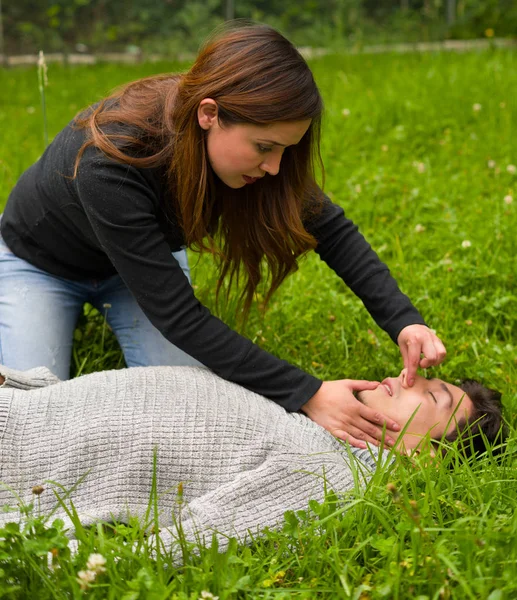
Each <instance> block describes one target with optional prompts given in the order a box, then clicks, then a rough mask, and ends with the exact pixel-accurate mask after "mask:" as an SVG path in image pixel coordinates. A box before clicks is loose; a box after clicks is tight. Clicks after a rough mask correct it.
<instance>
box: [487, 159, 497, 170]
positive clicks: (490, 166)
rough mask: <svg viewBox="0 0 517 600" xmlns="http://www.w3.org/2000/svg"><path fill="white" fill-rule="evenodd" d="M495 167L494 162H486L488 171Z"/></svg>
mask: <svg viewBox="0 0 517 600" xmlns="http://www.w3.org/2000/svg"><path fill="white" fill-rule="evenodd" d="M495 165H496V163H495V160H489V161H488V162H487V166H488V168H489V169H495Z"/></svg>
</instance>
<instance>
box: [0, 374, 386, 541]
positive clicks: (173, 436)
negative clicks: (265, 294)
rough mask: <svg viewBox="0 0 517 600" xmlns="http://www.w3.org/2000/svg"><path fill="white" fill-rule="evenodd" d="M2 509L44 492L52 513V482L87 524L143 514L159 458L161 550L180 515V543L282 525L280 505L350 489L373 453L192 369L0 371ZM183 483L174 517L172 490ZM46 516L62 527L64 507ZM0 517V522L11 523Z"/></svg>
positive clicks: (295, 506)
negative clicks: (58, 373)
mask: <svg viewBox="0 0 517 600" xmlns="http://www.w3.org/2000/svg"><path fill="white" fill-rule="evenodd" d="M0 373H1V374H2V375H3V376H4V377H5V378H6V381H5V383H4V385H3V386H1V387H0V482H2V483H3V484H4V486H0V505H4V504H9V505H11V506H13V505H16V503H17V501H16V499H15V497H14V496H13V494H12V492H11V491H8V490H7V489H6V487H5V486H9V487H10V488H11V489H12V490H13V491H14V492H15V493H16V494H19V496H20V497H21V499H22V500H23V501H24V502H25V503H30V502H31V501H33V499H34V497H33V496H32V491H31V490H32V488H33V486H35V485H43V486H44V487H45V491H44V492H43V494H42V495H41V496H40V502H41V510H42V512H43V513H44V514H47V513H48V512H50V510H51V509H53V508H55V505H56V499H55V496H54V494H53V493H52V491H51V487H52V484H50V483H46V482H47V481H49V480H51V481H54V482H58V483H59V484H61V485H62V486H64V487H65V488H66V489H71V488H72V487H73V486H74V485H75V484H76V483H77V482H78V481H80V480H81V483H80V484H79V485H78V486H77V488H76V489H75V490H74V491H73V492H72V494H71V496H70V498H71V500H72V502H73V503H74V505H75V508H76V509H77V511H78V513H79V515H80V518H81V521H82V522H83V523H84V524H85V525H89V524H92V523H94V522H99V521H104V522H109V521H113V520H116V521H122V522H125V521H127V518H128V515H136V516H139V517H142V516H143V515H144V514H145V512H146V510H147V508H148V505H149V498H150V494H151V486H152V478H153V454H154V453H155V452H156V456H157V469H156V478H157V491H158V497H159V510H160V526H161V527H162V531H161V538H162V540H163V541H164V542H165V544H166V545H168V546H169V547H172V546H173V542H174V539H175V531H176V529H175V527H176V526H175V525H174V522H177V520H178V518H179V519H180V520H181V525H182V529H183V532H184V533H185V535H186V537H187V539H188V540H191V541H195V540H200V539H201V540H203V539H205V540H207V541H209V540H210V539H211V536H212V533H213V532H216V533H217V534H218V536H219V541H220V548H221V550H222V549H224V548H225V547H226V545H227V540H228V538H229V537H237V538H238V539H239V541H241V542H246V540H247V539H249V537H248V532H249V531H251V532H252V533H254V534H256V533H257V531H258V530H259V529H260V528H263V527H265V526H269V527H275V526H277V525H278V524H279V523H281V522H282V517H283V514H284V512H285V511H287V510H299V509H304V508H307V503H308V501H309V500H311V499H315V500H318V501H321V500H322V499H323V497H324V488H325V486H326V487H327V489H333V490H334V491H335V492H336V493H343V492H347V491H351V490H354V489H356V488H360V487H361V486H362V485H363V484H364V482H365V481H366V480H367V479H368V478H369V476H370V475H371V472H372V470H373V469H374V468H375V466H376V464H377V462H378V456H377V455H376V454H375V453H371V452H370V451H368V450H366V451H365V450H363V451H359V450H356V449H348V451H347V449H346V448H345V446H344V445H343V444H341V443H340V442H338V441H337V440H336V439H335V438H334V437H333V436H332V435H330V434H329V433H328V432H327V431H325V430H324V429H322V428H321V427H320V426H319V425H316V424H315V423H313V422H312V421H311V420H310V419H308V418H307V417H305V416H303V415H301V414H294V413H288V412H286V411H285V410H284V409H283V408H281V407H280V406H278V405H277V404H275V403H273V402H271V401H269V400H267V399H265V398H263V397H261V396H258V395H257V394H255V393H253V392H250V391H248V390H246V389H244V388H242V387H239V386H238V385H236V384H233V383H230V382H228V381H225V380H223V379H220V378H219V377H217V376H216V375H214V374H213V373H212V372H210V371H209V370H207V369H202V368H196V367H143V368H132V369H124V370H119V371H104V372H100V373H94V374H92V375H85V376H83V377H79V378H77V379H73V380H70V381H64V382H60V381H59V380H58V379H57V378H56V377H55V376H54V375H52V374H51V373H50V371H48V370H47V369H44V368H38V369H33V370H31V371H27V372H23V373H22V372H19V371H14V370H12V369H8V368H5V367H1V366H0ZM180 482H181V483H182V486H183V502H182V503H181V510H179V506H180V503H179V502H178V485H179V484H180ZM55 514H56V516H59V517H60V518H63V519H64V520H65V522H66V523H67V525H68V526H71V524H70V522H69V521H68V520H67V518H66V514H65V513H64V511H62V510H60V509H58V510H57V512H56V513H55ZM15 518H16V515H13V513H3V514H1V513H0V524H2V523H5V522H6V521H9V520H15Z"/></svg>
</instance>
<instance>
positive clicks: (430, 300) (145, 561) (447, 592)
mask: <svg viewBox="0 0 517 600" xmlns="http://www.w3.org/2000/svg"><path fill="white" fill-rule="evenodd" d="M311 65H312V67H313V70H314V73H315V75H316V78H317V80H318V83H319V85H320V88H321V91H322V93H323V96H324V99H325V103H326V117H325V123H324V135H323V144H322V153H323V158H324V162H325V166H326V186H325V189H326V191H327V192H328V193H329V194H330V195H331V196H332V198H333V199H334V200H335V201H336V202H339V203H340V204H342V205H343V206H344V207H345V210H346V212H347V214H348V215H349V216H350V217H352V218H353V219H354V220H355V221H356V223H357V224H358V225H359V226H360V228H361V229H362V231H363V233H364V234H365V235H366V237H367V238H368V239H369V241H370V242H371V243H372V245H373V247H374V248H375V249H376V250H377V251H378V253H379V255H380V256H381V258H382V259H383V260H384V261H386V262H387V263H388V264H389V266H390V268H391V270H392V272H393V274H394V275H395V277H396V278H397V280H398V281H399V284H400V286H401V288H402V289H403V290H404V291H405V292H406V293H407V294H408V295H409V296H410V297H411V298H412V300H413V302H414V303H415V304H416V305H417V306H418V308H419V309H420V310H421V312H422V313H423V314H424V316H425V318H426V319H427V320H428V322H429V324H430V325H431V326H432V327H434V328H435V329H436V330H437V332H438V334H439V335H440V336H441V337H442V339H443V340H444V342H445V343H446V346H447V348H448V358H447V361H446V362H445V363H444V365H443V366H442V367H440V368H439V369H435V370H434V371H433V373H435V374H437V375H439V376H440V377H442V378H444V379H448V380H451V381H453V382H454V381H455V380H456V379H458V378H463V377H475V378H477V379H480V380H482V381H483V382H484V383H485V384H487V385H489V386H491V387H495V388H497V389H500V390H501V391H502V392H503V394H504V402H505V407H506V415H507V418H508V421H509V424H510V430H511V437H510V441H509V443H508V447H507V450H506V452H505V453H504V455H503V457H502V459H501V460H500V461H496V460H495V459H493V458H491V457H490V456H488V457H486V458H484V459H483V460H479V461H477V462H476V463H473V464H470V465H469V464H465V463H462V462H461V461H459V460H458V458H457V455H455V454H454V452H451V453H450V454H449V456H448V457H447V459H446V460H445V461H444V462H443V463H442V464H441V465H439V466H438V467H435V468H430V467H429V466H428V465H426V464H425V463H424V462H422V460H412V461H410V460H407V459H402V458H401V459H398V460H397V461H396V463H395V465H394V466H393V468H392V469H391V470H390V471H389V472H386V473H378V474H377V475H376V476H375V477H374V479H373V481H372V482H371V484H370V485H369V486H368V488H367V489H366V491H364V493H361V494H356V495H355V496H354V497H355V502H354V503H353V506H352V507H351V508H350V509H349V510H348V511H343V510H342V509H340V507H339V505H337V504H336V503H335V502H333V501H332V498H329V500H328V502H327V503H326V504H324V505H321V506H319V505H312V506H311V508H310V509H308V511H307V513H303V514H298V515H292V514H290V515H287V516H286V520H285V524H284V527H283V529H282V530H281V531H278V532H266V533H265V536H264V537H263V538H261V539H258V540H257V541H256V543H255V544H254V545H253V547H252V548H247V547H240V546H237V545H236V544H232V545H231V546H230V549H229V550H228V551H227V552H226V553H225V554H218V553H217V550H216V549H214V548H212V549H200V550H199V553H198V554H196V553H191V551H190V550H189V549H187V560H186V566H185V567H184V568H183V569H181V570H177V569H174V568H173V567H172V566H171V565H170V564H168V563H167V562H166V563H165V564H164V565H162V564H160V563H157V562H156V561H155V559H153V558H152V557H151V556H150V555H149V553H148V549H147V543H146V541H145V539H144V538H143V534H142V532H141V531H140V530H139V528H138V527H137V526H133V525H131V524H130V525H129V526H127V527H122V528H117V534H116V535H115V536H114V535H112V534H110V532H109V531H107V530H105V529H103V528H101V527H99V528H95V529H93V530H90V531H86V532H84V534H83V536H84V540H83V543H82V544H80V546H79V553H78V554H77V555H76V556H75V557H73V558H68V554H67V550H66V541H64V540H63V538H62V533H60V531H59V524H57V527H56V528H54V529H52V528H51V529H44V528H43V527H42V525H41V519H38V518H36V519H35V520H34V519H32V520H31V519H29V521H28V524H27V525H26V531H25V532H21V533H20V532H18V531H11V532H9V534H8V535H7V537H6V541H4V542H0V598H2V597H6V598H10V599H11V598H12V599H14V598H79V597H88V598H116V599H120V598H122V599H124V600H130V599H131V600H132V599H136V598H152V599H154V598H174V597H176V598H181V599H183V598H184V599H187V598H188V599H190V598H192V599H197V598H199V597H202V596H201V592H202V591H203V590H205V591H207V592H210V593H212V594H213V595H216V596H219V597H220V598H221V599H223V598H241V597H257V598H275V599H277V598H354V599H356V600H360V599H361V600H366V599H370V598H371V599H378V598H399V599H404V598H418V599H420V600H424V599H442V598H465V599H474V598H489V599H490V600H501V599H510V598H515V597H516V596H517V582H516V580H515V576H514V573H515V568H516V566H517V542H516V541H515V540H516V539H517V516H516V515H517V493H516V491H517V485H516V475H517V472H516V466H515V460H514V452H515V417H514V411H515V407H516V400H517V398H516V392H515V389H516V385H517V360H516V356H517V352H516V346H517V339H516V318H517V281H516V274H517V258H516V257H517V235H516V231H517V175H516V174H515V173H512V172H511V171H512V169H511V168H510V170H508V165H515V164H517V148H516V144H515V137H516V136H515V134H516V131H515V120H516V117H517V97H516V95H515V89H516V86H517V69H516V67H517V58H516V55H515V54H514V53H512V52H504V51H487V52H481V53H467V54H457V55H456V54H445V53H442V54H440V53H437V54H411V55H402V56H401V55H381V56H337V55H336V56H327V57H324V58H321V59H318V60H314V61H312V63H311ZM183 67H184V65H183V66H182V65H180V66H178V65H176V64H165V63H164V64H159V65H139V66H136V67H121V66H118V65H99V66H96V67H94V68H92V67H84V68H73V69H67V68H64V67H58V66H54V65H51V66H50V68H49V86H48V88H46V101H47V110H48V124H49V133H50V136H51V137H52V135H54V134H55V133H57V131H59V129H60V128H62V127H63V126H64V125H65V124H66V123H67V122H68V120H69V119H70V118H71V117H72V116H73V115H74V114H75V113H76V112H77V110H79V108H81V107H83V106H86V105H87V104H89V103H91V102H93V101H95V100H97V99H98V98H100V97H102V96H103V95H105V94H106V93H107V92H108V91H109V90H110V89H112V88H113V87H114V86H116V85H118V84H120V83H123V82H125V81H128V80H131V79H136V78H138V77H142V76H144V75H148V74H151V73H156V72H161V71H170V70H176V69H178V68H183ZM0 89H2V104H1V108H0V129H1V131H2V138H1V141H0V206H2V205H3V203H4V202H5V200H6V199H7V196H8V194H9V190H10V189H11V187H12V186H13V185H14V183H15V181H16V179H17V177H18V176H19V175H20V173H21V172H22V171H23V169H25V168H26V167H27V166H28V165H29V164H30V163H31V162H32V161H34V160H35V159H36V158H37V157H38V156H39V155H40V154H41V152H42V151H43V143H42V116H41V112H40V109H39V96H38V85H37V76H36V72H35V70H34V69H27V70H10V71H9V70H4V71H0ZM478 105H479V106H478ZM344 109H347V110H346V111H345V112H343V111H344ZM505 199H506V200H505ZM510 199H513V202H510ZM191 264H192V267H193V280H194V284H195V286H196V290H197V294H198V295H199V297H200V298H201V299H202V300H203V301H204V302H205V303H206V304H207V305H208V306H210V307H211V308H214V307H213V297H212V290H213V287H214V281H215V273H214V270H213V267H212V265H211V263H210V260H209V259H207V258H205V257H202V258H201V259H200V260H198V259H197V257H196V256H195V255H193V256H191ZM219 314H220V316H221V317H222V318H223V319H225V320H226V321H227V322H228V323H229V324H233V307H232V306H229V307H227V308H226V309H225V308H223V309H221V310H220V311H219ZM246 334H247V335H248V336H249V337H250V338H252V339H253V340H254V341H256V342H257V343H259V344H260V345H261V346H263V347H264V348H266V349H268V350H270V351H272V352H273V353H275V354H277V355H278V356H280V357H282V358H285V359H287V360H289V361H290V362H292V363H294V364H296V365H299V366H300V367H302V368H304V369H305V370H307V371H309V372H311V373H313V374H315V375H317V376H318V377H321V378H325V379H330V378H333V379H335V378H342V377H353V378H363V377H364V378H369V379H378V378H381V377H385V376H386V375H392V374H396V373H397V372H398V370H399V369H400V368H401V359H400V356H399V353H398V350H397V348H396V347H395V346H394V345H393V344H392V342H391V341H390V340H389V339H388V336H387V335H386V334H385V333H383V332H382V331H380V330H379V329H378V328H377V327H376V326H375V324H374V322H373V321H372V319H371V318H370V317H369V315H368V314H367V313H366V311H365V310H364V308H363V307H362V306H361V304H360V303H359V302H358V301H357V299H356V298H355V297H354V296H353V295H352V294H351V293H350V291H349V290H347V288H346V287H345V286H344V284H343V283H342V282H341V281H340V280H339V279H338V278H337V277H336V276H335V275H334V274H333V273H332V272H331V271H330V270H329V269H328V268H327V267H326V266H325V265H324V264H322V263H321V262H320V261H319V260H318V258H317V257H316V256H315V255H312V256H309V257H307V259H305V260H304V261H302V263H301V265H300V270H299V271H298V272H297V273H296V274H295V275H294V276H292V277H291V278H290V279H289V280H288V281H287V282H286V283H285V284H284V285H283V287H282V288H281V290H280V291H279V292H278V293H277V294H276V296H275V297H274V299H273V301H272V303H271V306H270V308H269V310H268V311H267V312H266V313H265V315H264V316H262V315H261V314H260V313H259V312H258V311H257V310H255V311H254V312H252V315H251V318H250V321H249V323H248V326H247V329H246ZM74 360H75V364H74V370H75V373H78V372H88V371H92V370H98V369H102V368H109V367H112V366H120V365H121V357H120V353H119V351H118V349H117V347H116V344H115V342H114V340H113V339H112V337H110V334H109V332H106V331H105V330H103V325H102V319H101V316H100V315H98V314H96V313H95V312H94V311H90V313H89V314H86V315H85V316H84V317H83V319H82V321H81V323H80V327H79V329H78V330H77V332H76V344H75V349H74ZM388 482H389V483H391V484H393V485H392V486H390V490H391V491H389V490H388V489H387V487H386V486H387V483H388ZM32 514H36V515H37V505H36V509H35V512H33V513H32ZM316 516H317V517H319V519H318V520H317V519H316ZM5 535H6V534H5V532H4V536H5ZM135 544H136V545H137V546H136V547H137V548H138V551H137V552H134V551H133V548H134V547H135ZM56 547H57V548H61V550H60V552H59V556H58V558H57V559H56V561H57V562H56V564H57V565H58V567H57V566H56V567H55V568H54V569H49V568H48V567H47V551H48V550H50V549H51V548H56ZM94 551H95V552H100V553H101V554H103V555H104V556H105V557H106V558H107V564H106V567H107V571H106V573H104V574H101V575H99V577H98V579H97V582H96V583H95V584H94V585H93V586H92V587H91V588H90V589H89V590H88V591H82V590H81V589H80V586H79V584H78V583H77V581H76V579H75V578H76V575H77V572H78V571H79V570H81V569H84V568H85V563H86V560H87V558H88V555H89V554H90V553H91V552H94ZM9 577H12V578H13V579H12V581H17V582H18V583H17V585H19V586H20V587H19V589H18V590H16V589H13V590H11V591H9V588H8V584H7V582H8V580H9V579H8V578H9ZM13 585H14V584H13Z"/></svg>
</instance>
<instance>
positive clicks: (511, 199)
mask: <svg viewBox="0 0 517 600" xmlns="http://www.w3.org/2000/svg"><path fill="white" fill-rule="evenodd" d="M512 202H513V196H510V194H507V195H506V196H505V197H504V203H505V204H511V203H512Z"/></svg>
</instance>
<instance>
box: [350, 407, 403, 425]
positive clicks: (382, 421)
mask: <svg viewBox="0 0 517 600" xmlns="http://www.w3.org/2000/svg"><path fill="white" fill-rule="evenodd" d="M359 414H360V415H361V417H363V419H365V420H366V421H370V423H375V425H378V426H379V427H383V426H384V425H386V428H387V429H390V430H391V431H400V425H399V424H398V423H397V422H396V421H394V420H393V419H392V418H391V417H387V416H386V415H383V414H382V413H380V412H379V411H378V410H374V409H373V408H370V407H369V406H366V405H364V404H362V405H361V408H360V410H359Z"/></svg>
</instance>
